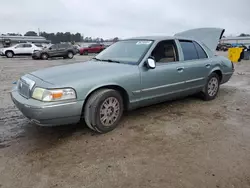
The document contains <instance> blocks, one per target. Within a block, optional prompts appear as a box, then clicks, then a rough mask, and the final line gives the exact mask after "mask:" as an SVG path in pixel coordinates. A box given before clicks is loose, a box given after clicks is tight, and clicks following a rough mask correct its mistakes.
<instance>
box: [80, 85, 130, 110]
mask: <svg viewBox="0 0 250 188" xmlns="http://www.w3.org/2000/svg"><path fill="white" fill-rule="evenodd" d="M100 89H113V90H116V91H118V92H119V93H120V94H121V96H122V99H123V105H124V110H127V109H128V104H129V96H128V93H127V92H126V90H125V89H124V88H122V87H120V86H117V85H107V86H103V87H99V88H97V89H95V90H94V91H92V92H91V93H90V94H88V96H87V97H86V99H85V101H84V104H83V108H82V114H83V113H84V107H85V105H86V103H87V101H88V100H89V98H90V96H91V95H92V94H93V93H94V92H96V91H98V90H100Z"/></svg>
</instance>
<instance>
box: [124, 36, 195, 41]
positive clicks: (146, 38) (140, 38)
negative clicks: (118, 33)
mask: <svg viewBox="0 0 250 188" xmlns="http://www.w3.org/2000/svg"><path fill="white" fill-rule="evenodd" d="M174 39H179V40H194V39H190V38H185V37H178V36H161V35H158V36H157V35H156V36H139V37H132V38H127V39H124V40H157V41H160V40H174Z"/></svg>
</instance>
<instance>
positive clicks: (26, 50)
mask: <svg viewBox="0 0 250 188" xmlns="http://www.w3.org/2000/svg"><path fill="white" fill-rule="evenodd" d="M23 46H24V53H25V54H27V55H31V54H32V53H33V48H32V45H31V44H24V45H23Z"/></svg>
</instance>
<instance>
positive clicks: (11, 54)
mask: <svg viewBox="0 0 250 188" xmlns="http://www.w3.org/2000/svg"><path fill="white" fill-rule="evenodd" d="M5 55H6V57H7V58H12V57H13V56H14V53H13V52H12V51H7V52H6V53H5Z"/></svg>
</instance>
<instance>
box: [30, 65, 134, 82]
mask: <svg viewBox="0 0 250 188" xmlns="http://www.w3.org/2000/svg"><path fill="white" fill-rule="evenodd" d="M136 67H137V66H135V65H129V64H121V63H120V64H119V63H109V62H101V61H95V60H91V61H87V62H82V63H73V64H69V65H61V66H55V67H50V68H46V69H41V70H38V71H35V72H32V73H30V74H31V75H33V76H35V77H37V78H39V79H41V80H42V81H45V82H47V83H50V84H53V85H57V86H64V85H67V84H70V83H76V82H78V81H81V80H83V81H86V80H87V79H88V80H91V81H94V80H100V79H102V80H104V79H109V80H110V79H112V78H117V77H119V76H124V75H125V74H132V73H133V72H135V71H138V68H136Z"/></svg>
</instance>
